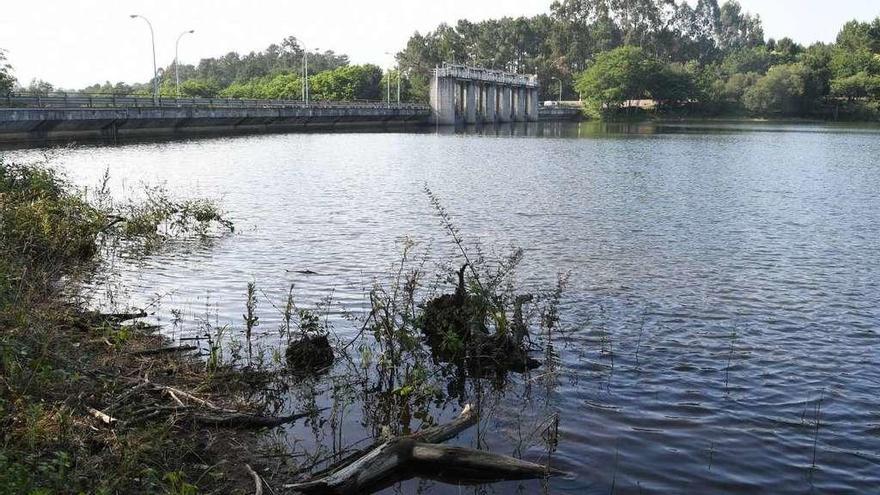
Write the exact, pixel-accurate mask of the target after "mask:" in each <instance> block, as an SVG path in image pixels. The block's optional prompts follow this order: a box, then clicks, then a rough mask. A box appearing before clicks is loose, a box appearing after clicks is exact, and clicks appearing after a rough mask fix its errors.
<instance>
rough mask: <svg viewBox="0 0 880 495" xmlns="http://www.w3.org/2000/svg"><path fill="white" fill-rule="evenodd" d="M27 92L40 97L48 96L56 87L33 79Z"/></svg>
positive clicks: (26, 89)
mask: <svg viewBox="0 0 880 495" xmlns="http://www.w3.org/2000/svg"><path fill="white" fill-rule="evenodd" d="M25 91H27V92H28V93H32V94H35V95H39V96H47V95H49V93H52V92H53V91H55V86H53V85H52V84H50V83H48V82H46V81H44V80H42V79H31V82H30V84H28V86H27V88H25Z"/></svg>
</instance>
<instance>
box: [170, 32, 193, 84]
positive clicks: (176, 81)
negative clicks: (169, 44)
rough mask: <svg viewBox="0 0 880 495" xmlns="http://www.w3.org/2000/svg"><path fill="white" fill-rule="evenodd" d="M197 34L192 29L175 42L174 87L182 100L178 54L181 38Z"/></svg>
mask: <svg viewBox="0 0 880 495" xmlns="http://www.w3.org/2000/svg"><path fill="white" fill-rule="evenodd" d="M193 33H195V30H194V29H190V30H189V31H184V32H182V33H180V36H178V37H177V41H175V42H174V85H175V87H176V88H177V97H178V98H180V62H178V60H179V59H178V58H177V53H178V49H179V48H180V38H183V37H184V35H187V34H193Z"/></svg>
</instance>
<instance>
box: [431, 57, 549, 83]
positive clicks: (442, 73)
mask: <svg viewBox="0 0 880 495" xmlns="http://www.w3.org/2000/svg"><path fill="white" fill-rule="evenodd" d="M434 75H435V76H436V77H454V78H456V79H468V80H472V81H482V82H494V83H497V84H506V85H510V86H525V87H528V88H537V87H539V86H540V85H539V84H538V76H534V75H525V74H512V73H509V72H504V71H500V70H494V69H485V68H482V67H468V66H466V65H458V64H447V63H445V62H444V63H443V65H442V66H440V67H437V68H436V69H434Z"/></svg>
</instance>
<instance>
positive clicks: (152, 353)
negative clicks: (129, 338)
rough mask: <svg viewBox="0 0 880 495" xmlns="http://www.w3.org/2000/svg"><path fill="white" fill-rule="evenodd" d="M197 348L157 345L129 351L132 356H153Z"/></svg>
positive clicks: (191, 346)
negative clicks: (152, 347)
mask: <svg viewBox="0 0 880 495" xmlns="http://www.w3.org/2000/svg"><path fill="white" fill-rule="evenodd" d="M195 350H198V347H196V346H194V345H174V346H168V347H159V348H156V349H144V350H142V351H132V352H129V354H131V355H132V356H155V355H157V354H167V353H173V352H190V351H195Z"/></svg>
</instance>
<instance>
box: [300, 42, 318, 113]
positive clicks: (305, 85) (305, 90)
mask: <svg viewBox="0 0 880 495" xmlns="http://www.w3.org/2000/svg"><path fill="white" fill-rule="evenodd" d="M318 50H319V49H318V48H315V54H316V55H317V54H318ZM302 76H303V81H302V100H303V103H305V104H306V106H308V105H309V50H308V49H307V48H306V46H305V45H303V67H302Z"/></svg>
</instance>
